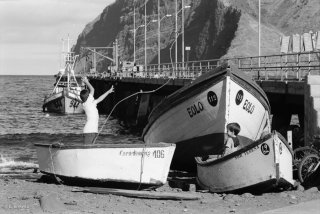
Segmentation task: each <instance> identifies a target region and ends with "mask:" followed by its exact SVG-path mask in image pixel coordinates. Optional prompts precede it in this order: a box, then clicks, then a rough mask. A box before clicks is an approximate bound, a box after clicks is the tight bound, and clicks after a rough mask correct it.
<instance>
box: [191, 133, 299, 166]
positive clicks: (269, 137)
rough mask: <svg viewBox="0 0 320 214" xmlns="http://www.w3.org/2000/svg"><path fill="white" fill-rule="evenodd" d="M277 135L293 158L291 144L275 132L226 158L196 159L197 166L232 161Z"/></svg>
mask: <svg viewBox="0 0 320 214" xmlns="http://www.w3.org/2000/svg"><path fill="white" fill-rule="evenodd" d="M275 135H277V137H279V138H280V140H281V141H282V143H284V144H285V146H286V147H287V148H288V150H289V152H290V153H291V155H292V156H293V150H292V148H291V147H290V145H289V143H288V142H287V141H286V139H285V138H284V137H283V136H282V135H281V134H280V133H278V132H276V131H274V133H270V134H268V135H266V136H265V137H264V138H261V139H259V140H257V141H255V142H253V143H251V144H249V145H247V146H245V147H243V148H241V149H239V150H237V151H235V152H233V153H231V154H228V155H226V156H223V157H221V158H218V159H208V160H205V161H202V160H201V157H195V161H196V163H197V165H200V166H209V165H215V164H218V163H220V162H224V161H227V160H229V159H232V158H234V157H235V156H238V155H240V154H242V153H244V152H246V151H248V150H250V149H252V148H254V147H256V146H258V145H260V144H262V143H263V142H265V141H266V140H269V139H271V138H272V137H273V136H275Z"/></svg>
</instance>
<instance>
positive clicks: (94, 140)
mask: <svg viewBox="0 0 320 214" xmlns="http://www.w3.org/2000/svg"><path fill="white" fill-rule="evenodd" d="M171 79H172V78H169V79H168V81H167V82H165V83H164V84H163V85H161V86H160V87H159V88H157V89H154V90H151V91H139V92H136V93H134V94H131V95H129V96H127V97H125V98H123V99H122V100H120V101H119V102H117V103H116V104H115V105H114V106H113V108H112V110H111V111H110V113H109V115H108V117H107V119H106V120H105V122H104V123H103V125H102V126H101V128H100V130H99V132H98V134H97V136H96V137H95V138H94V139H93V142H92V144H95V142H96V140H97V138H98V136H99V134H100V133H101V131H102V129H103V127H104V126H105V124H106V123H107V121H108V120H109V117H110V116H111V114H112V112H113V111H114V109H115V108H116V107H117V106H118V105H119V104H120V103H121V102H123V101H125V100H126V99H129V98H130V97H133V96H136V95H138V94H150V93H154V92H156V91H158V90H160V89H161V88H162V87H164V86H165V85H167V84H168V83H169V82H170V80H171Z"/></svg>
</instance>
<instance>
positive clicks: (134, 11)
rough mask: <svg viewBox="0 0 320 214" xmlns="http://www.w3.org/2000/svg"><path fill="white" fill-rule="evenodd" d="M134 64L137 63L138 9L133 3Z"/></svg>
mask: <svg viewBox="0 0 320 214" xmlns="http://www.w3.org/2000/svg"><path fill="white" fill-rule="evenodd" d="M133 62H134V63H135V62H136V7H135V5H134V2H133Z"/></svg>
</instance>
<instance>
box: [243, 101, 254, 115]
mask: <svg viewBox="0 0 320 214" xmlns="http://www.w3.org/2000/svg"><path fill="white" fill-rule="evenodd" d="M242 108H243V109H244V110H246V111H247V112H248V113H250V114H252V113H253V111H254V105H253V104H252V103H251V102H250V101H249V100H246V101H244V104H243V107H242Z"/></svg>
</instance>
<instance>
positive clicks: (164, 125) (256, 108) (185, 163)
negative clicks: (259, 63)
mask: <svg viewBox="0 0 320 214" xmlns="http://www.w3.org/2000/svg"><path fill="white" fill-rule="evenodd" d="M269 114H270V105H269V102H268V99H267V96H266V94H265V93H264V92H263V90H262V89H261V88H260V87H259V86H258V85H257V84H256V83H255V82H254V81H252V80H251V79H250V78H249V77H248V76H246V75H245V74H243V73H242V72H240V71H237V70H233V69H230V68H229V67H228V66H227V65H226V64H225V65H222V66H221V67H217V68H216V69H214V70H212V71H210V72H208V73H206V74H204V75H202V76H200V77H199V78H198V79H196V80H195V81H194V82H192V83H191V84H189V85H187V86H185V87H182V88H181V89H179V90H177V91H176V92H174V93H173V94H172V95H170V96H168V97H167V98H165V99H164V100H163V101H162V102H161V103H160V104H159V105H157V106H156V107H155V108H154V109H153V111H152V112H151V114H150V116H149V119H148V124H147V126H146V127H145V129H144V131H143V138H144V141H145V142H146V143H155V142H168V143H175V144H177V148H176V152H175V155H174V158H173V167H174V168H180V169H183V168H184V169H189V166H190V167H191V168H195V167H196V166H195V163H194V157H195V156H205V155H209V154H210V155H211V154H221V153H222V152H223V148H224V143H225V140H226V134H225V133H227V131H226V125H227V124H228V123H231V122H237V123H238V124H239V125H240V127H241V131H240V133H239V135H238V138H239V140H240V144H241V146H245V145H248V144H250V143H252V142H253V141H256V140H258V139H259V138H260V136H261V134H262V133H263V132H267V133H270V132H271V127H270V118H269Z"/></svg>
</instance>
